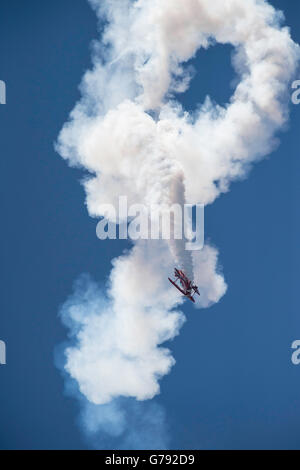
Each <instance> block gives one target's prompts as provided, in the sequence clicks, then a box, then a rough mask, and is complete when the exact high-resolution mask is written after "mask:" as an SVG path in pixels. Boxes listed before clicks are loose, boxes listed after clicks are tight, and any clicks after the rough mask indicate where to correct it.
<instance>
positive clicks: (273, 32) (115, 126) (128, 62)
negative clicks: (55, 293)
mask: <svg viewBox="0 0 300 470" xmlns="http://www.w3.org/2000/svg"><path fill="white" fill-rule="evenodd" d="M90 2H91V4H92V6H93V7H94V9H95V10H96V12H97V15H98V16H99V19H100V20H101V21H102V20H103V19H106V20H107V26H106V28H105V32H104V34H103V36H102V39H101V42H99V43H97V44H96V46H95V48H94V58H93V60H94V67H93V70H91V71H88V72H87V73H86V74H85V76H84V79H83V82H82V85H81V91H82V99H81V101H80V102H79V103H78V104H77V105H76V107H75V108H74V110H73V111H72V113H71V117H70V121H69V122H68V123H66V124H65V126H64V128H63V130H62V131H61V134H60V136H59V141H58V146H57V148H58V151H59V152H60V154H61V155H62V157H63V158H65V159H67V160H68V161H69V163H70V165H77V166H81V167H83V168H85V169H87V170H88V171H89V172H90V173H91V174H92V175H93V176H91V177H90V178H89V179H88V180H87V181H85V183H84V186H85V190H86V195H87V199H86V203H87V208H88V211H89V213H90V215H91V216H96V217H98V216H102V215H104V214H103V204H105V203H110V204H114V205H115V207H117V202H118V197H119V196H120V195H126V196H127V197H128V202H129V204H133V203H137V202H138V203H143V204H145V205H147V206H148V207H149V206H150V205H151V204H160V205H161V206H163V205H164V204H166V205H168V206H170V205H172V204H173V203H174V202H179V203H180V204H181V205H182V204H183V203H184V202H188V203H192V204H196V203H199V202H201V203H203V204H209V203H212V202H213V201H214V200H215V199H216V198H217V197H218V196H219V195H220V194H221V193H223V192H226V191H228V189H229V185H230V182H231V181H234V180H236V179H237V178H241V177H242V176H244V175H245V174H246V172H247V171H248V170H249V167H250V166H251V163H252V162H254V161H256V160H258V159H260V158H262V157H263V156H264V155H266V154H268V153H269V152H270V151H271V150H272V149H273V148H274V145H275V144H276V140H275V139H274V135H275V132H276V131H277V130H278V129H280V128H281V127H282V126H283V125H284V124H285V122H286V121H287V118H288V110H287V106H286V105H285V103H287V102H288V100H287V99H285V98H286V95H287V89H288V85H289V82H290V81H291V80H292V78H293V75H294V73H295V69H296V66H297V62H298V59H299V50H298V46H296V45H295V44H294V43H293V41H292V39H291V37H290V34H289V30H288V29H287V28H284V27H281V25H280V22H281V20H282V15H281V14H280V13H278V12H276V11H275V9H274V8H273V7H271V6H270V5H269V4H268V3H267V2H266V1H264V0H215V1H214V2H212V1H211V0H185V1H184V2H183V1H182V0H163V1H162V0H137V1H130V0H106V1H100V0H90ZM215 42H218V43H222V44H225V43H229V44H232V45H233V46H234V48H235V50H236V54H235V57H234V60H233V65H234V68H235V70H236V73H237V75H238V77H239V78H240V82H239V84H238V86H237V88H236V90H235V92H234V94H233V96H232V98H231V100H230V103H229V104H228V105H227V106H226V107H221V106H217V105H213V104H212V102H211V101H210V100H209V99H208V98H207V100H206V101H205V103H204V104H203V105H202V106H201V107H199V108H198V111H197V112H195V113H194V114H189V113H187V112H185V111H184V110H183V109H182V107H181V106H180V104H179V103H178V102H177V101H175V99H174V93H175V92H177V93H178V92H183V91H185V90H186V89H187V87H188V86H189V80H190V76H189V73H188V70H187V71H186V70H185V68H184V63H185V62H186V61H188V60H189V59H190V58H192V57H193V56H194V55H195V53H196V51H197V50H198V49H199V48H200V47H204V48H207V47H209V46H210V45H212V44H214V43H215ZM182 246H183V244H180V243H177V242H176V243H173V244H171V251H170V249H169V246H168V244H167V243H166V242H157V241H152V242H149V241H148V242H146V241H144V242H138V243H136V244H135V246H134V248H133V249H132V251H130V252H129V253H127V254H125V255H123V256H121V257H120V258H118V259H116V260H114V262H113V270H112V272H111V275H110V281H109V285H108V286H107V290H106V293H103V292H102V291H101V290H99V289H98V288H96V287H95V286H94V284H93V283H92V282H91V281H90V282H88V283H86V284H85V289H84V291H83V290H82V289H81V288H80V289H79V293H78V291H77V290H76V291H75V294H74V296H73V298H72V301H70V302H67V303H66V305H65V306H64V308H63V310H62V312H63V313H62V315H63V319H64V321H65V323H66V324H67V325H68V326H69V327H70V328H71V331H72V332H73V337H74V338H75V339H76V342H75V344H73V345H72V346H70V347H68V348H67V349H66V351H65V354H66V363H65V370H66V371H67V372H68V374H69V375H70V377H72V379H74V380H75V381H76V382H77V383H78V387H79V390H80V392H81V394H82V395H83V396H85V397H86V399H87V400H88V401H89V402H90V403H92V404H94V405H95V406H96V405H98V406H99V405H102V406H107V404H109V403H111V402H112V400H118V399H119V397H132V398H136V399H137V400H146V399H150V398H152V397H154V396H155V395H156V394H157V393H159V384H158V381H159V379H160V378H161V377H162V376H163V375H165V374H167V373H168V372H169V371H170V368H171V367H172V365H173V364H174V359H173V358H172V356H171V354H170V351H169V350H168V349H166V348H163V347H161V346H160V345H161V344H162V343H164V342H165V341H167V340H169V339H172V338H174V336H175V335H177V334H178V332H179V329H180V326H181V325H182V323H183V321H184V317H183V315H182V313H180V312H179V311H177V310H174V308H176V306H177V305H178V304H179V303H180V302H181V299H180V298H179V297H178V295H177V293H176V292H175V289H170V288H169V286H168V281H167V276H168V275H169V274H170V272H171V271H172V269H173V267H174V258H176V259H177V260H178V261H180V263H181V264H182V265H184V266H185V267H186V269H187V270H189V269H190V268H189V267H188V265H190V266H191V265H192V262H191V258H190V259H188V258H189V254H187V253H186V252H184V250H183V249H182ZM193 263H194V267H195V270H194V277H195V280H196V283H197V284H198V286H199V289H200V291H201V294H202V295H201V298H200V303H199V306H201V307H207V306H209V305H211V304H212V303H214V302H218V301H219V299H220V298H221V297H222V296H223V295H224V293H225V291H226V284H225V281H224V279H223V277H222V275H221V274H220V273H219V271H218V263H217V251H216V250H215V249H214V248H212V247H210V246H207V245H206V246H205V248H204V250H202V251H201V252H199V253H196V254H193ZM112 403H114V402H112ZM103 410H104V408H103ZM100 414H101V413H100ZM104 422H105V420H104ZM107 426H108V425H107Z"/></svg>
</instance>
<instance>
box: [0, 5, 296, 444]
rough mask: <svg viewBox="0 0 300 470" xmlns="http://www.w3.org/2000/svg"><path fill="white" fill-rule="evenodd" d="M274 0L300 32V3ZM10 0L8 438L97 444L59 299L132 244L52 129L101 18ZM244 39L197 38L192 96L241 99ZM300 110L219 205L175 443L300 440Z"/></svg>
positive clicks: (188, 333)
mask: <svg viewBox="0 0 300 470" xmlns="http://www.w3.org/2000/svg"><path fill="white" fill-rule="evenodd" d="M272 4H273V5H275V6H277V7H279V8H281V9H283V10H284V11H285V14H286V18H287V23H288V24H289V25H290V26H291V30H292V36H293V38H294V40H296V41H297V42H300V4H298V2H292V1H283V0H276V1H275V0H273V1H272ZM0 11H1V14H0V38H1V40H0V44H1V54H0V64H1V67H0V79H2V80H4V81H5V82H6V84H7V105H6V106H0V129H1V131H0V136H1V142H0V143H1V147H0V151H1V159H0V165H1V231H0V249H1V264H0V269H1V278H0V280H1V313H0V339H2V340H5V342H6V343H7V365H6V366H0V448H2V449H16V448H17V449H20V448H22V449H32V448H34V449H40V448H44V449H45V448H50V449H51V448H61V449H65V448H68V449H73V448H74V449H75V448H87V447H88V444H87V443H86V441H85V439H84V437H83V436H82V435H81V433H80V431H79V429H78V427H77V426H76V416H77V412H78V409H77V408H78V405H77V403H76V401H75V400H73V399H71V398H68V397H66V396H65V395H64V393H63V388H64V385H63V380H62V378H61V376H60V375H59V372H58V371H57V370H56V368H55V367H54V360H53V351H54V348H55V346H56V345H57V344H58V343H60V342H61V341H63V340H65V338H66V332H65V330H64V329H63V327H62V325H61V323H60V320H59V319H58V317H57V311H58V308H59V305H60V304H61V303H62V302H64V300H65V299H66V297H67V296H68V295H69V294H70V292H71V288H72V283H73V281H74V280H75V279H76V278H77V277H78V275H79V274H80V273H81V272H90V273H91V274H92V276H94V277H95V278H96V279H99V280H102V279H104V278H105V276H107V274H108V273H109V270H110V260H111V258H112V257H114V256H117V255H118V254H120V252H121V249H122V246H124V245H120V244H119V243H104V242H100V241H99V240H97V238H96V236H95V227H96V221H95V220H93V219H91V218H90V217H89V216H88V214H87V211H86V208H85V205H84V192H83V188H82V186H81V185H80V183H79V182H80V179H81V178H82V176H83V174H82V172H80V171H78V170H73V169H70V168H68V167H67V165H66V163H65V162H64V161H63V160H62V159H61V158H60V157H59V156H58V155H57V154H56V153H55V151H54V146H53V143H54V141H55V139H56V137H57V134H58V132H59V130H60V128H61V126H62V124H63V123H64V122H65V120H66V119H67V116H68V113H69V111H70V110H71V109H72V107H73V106H74V104H75V102H76V101H77V100H78V98H79V96H80V95H79V91H78V84H79V82H80V79H81V77H82V74H83V73H84V71H85V70H86V69H87V68H88V67H89V66H90V65H91V63H90V42H91V40H92V39H94V38H97V28H96V26H97V21H96V17H95V15H94V13H93V12H92V10H91V9H90V7H89V5H88V4H87V3H86V1H85V0H59V1H58V0H55V1H52V2H41V1H40V0H27V1H26V2H24V1H23V0H14V1H13V2H11V1H8V0H6V1H2V2H1V7H0ZM230 53H231V49H230V47H225V46H223V47H222V46H216V47H214V48H211V49H210V50H209V51H201V52H199V53H198V54H197V58H196V60H195V61H194V64H195V65H196V67H197V69H198V74H197V75H196V77H195V78H194V80H193V82H192V87H191V89H190V91H189V92H188V93H187V94H186V95H185V96H184V98H183V101H184V104H185V106H187V107H189V108H193V107H195V103H197V102H198V101H203V99H204V97H205V95H206V94H207V93H208V94H210V95H211V96H212V97H213V98H214V99H215V100H216V101H217V102H219V103H225V102H226V101H227V100H228V98H229V96H230V95H231V93H232V89H231V88H230V83H231V81H232V79H233V78H234V75H233V72H232V68H231V65H230ZM299 78H300V73H299ZM299 124H300V106H298V107H297V106H292V109H291V123H290V126H289V128H288V129H287V131H286V132H285V133H284V134H282V136H281V145H280V147H279V148H278V150H277V151H275V152H274V153H273V154H272V156H271V157H270V158H268V159H266V160H264V161H263V162H261V163H259V164H258V165H256V167H255V168H254V169H253V171H252V172H251V173H250V175H249V178H248V179H247V180H245V181H242V182H238V183H235V184H234V185H233V186H232V188H231V192H230V193H228V194H226V195H224V196H222V197H221V198H220V199H218V200H217V201H216V202H215V204H213V205H212V206H210V207H208V208H207V209H206V229H205V232H206V236H207V237H208V238H209V239H210V240H211V242H212V243H214V244H215V245H216V246H217V247H218V249H219V250H220V261H221V263H222V265H223V268H224V274H225V278H226V281H227V282H228V285H229V289H228V292H227V294H226V296H225V297H224V298H223V299H222V300H221V302H220V303H219V304H217V305H215V306H214V307H212V308H210V309H207V310H202V311H196V310H193V308H191V307H190V306H189V305H186V306H185V311H186V313H187V315H188V321H187V322H186V324H185V325H184V327H183V329H182V332H181V335H180V336H179V337H177V338H176V339H175V341H174V342H173V343H172V344H171V348H172V350H173V353H174V356H175V358H176V360H177V364H176V366H175V367H174V368H173V370H172V372H171V374H170V375H169V376H167V377H165V378H164V379H163V381H162V393H161V395H160V397H159V398H158V400H157V401H158V402H160V403H162V404H163V405H164V407H165V408H166V411H167V416H168V421H169V427H170V430H171V436H172V447H177V448H206V449H211V448H219V449H220V448H221V449H223V448H224V449H228V448H300V438H299V432H298V426H299V423H300V406H299V405H300V398H299V386H300V366H298V367H296V366H294V365H292V363H291V343H292V341H293V340H295V339H299V338H300V321H299V296H298V290H299V288H298V279H299V274H300V272H299V271H300V258H299V253H300V251H299V248H298V240H299V239H300V225H299V217H298V214H299V210H298V201H299V191H300V188H299V176H300V163H299V155H298V153H299ZM112 447H113V442H112Z"/></svg>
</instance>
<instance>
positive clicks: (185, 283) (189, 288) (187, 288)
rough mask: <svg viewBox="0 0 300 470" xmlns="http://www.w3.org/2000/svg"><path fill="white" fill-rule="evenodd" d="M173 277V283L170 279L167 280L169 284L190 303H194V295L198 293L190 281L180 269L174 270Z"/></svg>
mask: <svg viewBox="0 0 300 470" xmlns="http://www.w3.org/2000/svg"><path fill="white" fill-rule="evenodd" d="M174 275H175V281H172V279H170V278H169V277H168V279H169V281H170V282H171V284H173V286H175V287H176V289H178V290H179V291H180V292H181V293H182V294H183V295H185V297H187V298H188V299H190V300H191V301H192V302H195V299H194V297H193V295H194V294H198V295H200V292H199V290H198V287H197V286H196V285H195V284H193V283H192V281H190V280H189V278H188V277H187V276H186V275H185V274H184V272H183V271H181V270H180V269H177V268H175V269H174ZM177 281H179V282H180V284H181V287H179V285H178V284H176V283H177Z"/></svg>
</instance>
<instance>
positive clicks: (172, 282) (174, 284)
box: [168, 277, 186, 295]
mask: <svg viewBox="0 0 300 470" xmlns="http://www.w3.org/2000/svg"><path fill="white" fill-rule="evenodd" d="M168 279H169V281H170V282H171V284H173V286H175V287H176V289H178V290H179V291H180V292H181V293H182V294H183V295H186V293H185V292H184V290H182V289H181V288H180V287H179V286H178V285H177V284H176V283H175V282H174V281H172V279H170V278H169V277H168Z"/></svg>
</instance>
